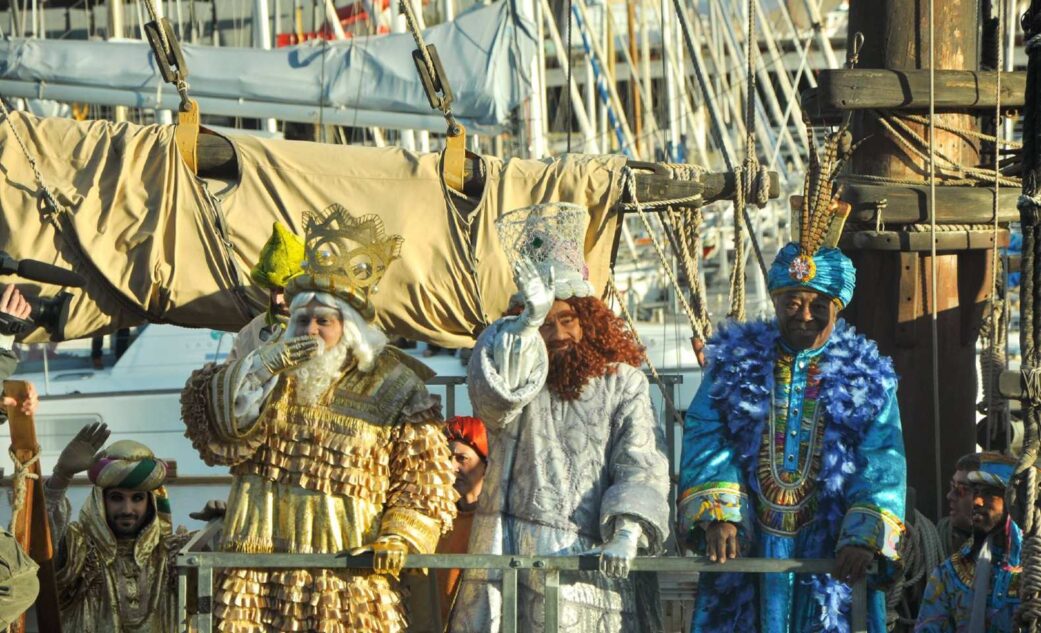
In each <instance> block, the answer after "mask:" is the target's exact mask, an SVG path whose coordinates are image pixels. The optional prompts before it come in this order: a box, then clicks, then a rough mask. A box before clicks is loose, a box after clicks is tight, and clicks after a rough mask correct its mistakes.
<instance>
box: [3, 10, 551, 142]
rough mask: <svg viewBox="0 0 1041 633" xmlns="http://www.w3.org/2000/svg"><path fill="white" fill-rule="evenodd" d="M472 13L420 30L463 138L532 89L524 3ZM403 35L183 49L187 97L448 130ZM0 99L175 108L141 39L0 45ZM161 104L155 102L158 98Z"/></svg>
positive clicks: (281, 115) (264, 112) (500, 124)
mask: <svg viewBox="0 0 1041 633" xmlns="http://www.w3.org/2000/svg"><path fill="white" fill-rule="evenodd" d="M514 4H515V3H513V2H511V1H503V2H496V3H494V4H492V5H489V6H475V7H474V8H472V9H471V10H469V11H467V12H464V13H462V14H460V15H459V17H457V18H456V19H455V20H453V21H451V22H446V23H444V24H439V25H437V26H433V27H431V28H429V29H427V30H426V31H424V37H425V38H426V41H427V43H429V44H434V45H436V48H437V51H438V55H439V57H440V58H441V60H442V62H443V65H444V67H445V72H446V73H447V75H448V82H449V85H451V87H452V90H453V92H454V95H455V100H454V101H453V103H452V109H453V112H454V113H455V116H456V117H458V118H459V120H460V121H461V122H462V123H463V124H464V125H466V126H467V127H469V128H470V129H471V131H480V132H481V133H496V132H499V131H502V130H504V129H505V128H506V126H508V124H509V118H510V114H511V113H512V112H513V110H514V109H515V108H516V107H517V106H519V105H520V104H521V103H522V102H523V101H524V100H525V99H527V98H528V96H530V94H531V77H530V76H531V67H532V65H531V62H532V60H533V59H534V56H535V51H536V45H535V37H534V33H535V31H534V25H533V24H532V22H531V17H530V16H528V15H526V14H524V13H523V9H524V3H517V6H514ZM415 47H416V45H415V42H414V41H413V39H412V36H411V35H409V34H408V33H402V34H393V35H377V36H372V37H358V38H352V39H350V40H347V41H344V42H324V41H322V42H312V43H306V44H302V45H299V46H290V47H286V48H280V49H275V50H267V51H266V50H260V49H256V48H234V47H214V46H192V45H190V44H185V45H183V46H182V48H183V50H184V55H185V61H186V62H187V64H188V68H189V70H190V71H191V75H190V76H189V78H188V79H189V83H190V84H191V94H192V97H193V98H195V99H197V100H198V101H199V105H200V107H201V109H202V111H203V112H204V113H207V114H222V115H226V116H245V117H274V118H278V119H283V120H288V121H305V122H317V121H319V120H321V121H323V122H324V123H326V124H336V125H347V126H352V127H365V126H372V125H375V126H379V127H391V128H422V129H429V130H436V131H443V130H444V129H445V122H444V119H443V118H441V116H440V114H439V113H437V112H434V111H433V110H432V109H431V108H430V104H429V102H428V101H427V97H426V93H424V92H423V87H422V84H421V83H420V81H419V75H418V74H417V73H416V67H415V64H414V62H413V61H412V51H413V50H414V49H415ZM0 94H3V95H4V96H5V97H27V98H33V97H39V98H52V99H56V100H58V101H78V102H84V103H97V104H102V105H127V106H133V107H142V108H154V107H165V108H172V109H176V108H177V104H178V101H179V99H178V96H177V93H176V91H175V90H174V89H173V87H172V86H170V85H168V84H164V83H163V81H162V78H161V77H160V75H159V71H158V69H157V67H156V63H155V59H154V58H153V56H152V54H151V49H150V48H149V47H148V44H147V43H145V42H140V41H119V42H101V41H82V40H79V41H73V40H40V39H4V40H3V41H0ZM157 98H158V100H157Z"/></svg>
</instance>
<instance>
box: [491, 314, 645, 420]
mask: <svg viewBox="0 0 1041 633" xmlns="http://www.w3.org/2000/svg"><path fill="white" fill-rule="evenodd" d="M565 302H566V303H567V304H568V305H570V306H571V309H572V310H574V311H575V314H577V315H578V322H579V323H580V324H581V326H582V339H581V340H580V341H579V342H578V343H577V344H574V345H571V346H570V347H568V349H566V350H563V351H560V352H556V353H553V352H550V354H549V375H548V376H547V378H546V386H547V387H548V388H549V390H550V392H551V393H553V394H554V395H555V396H557V397H558V398H560V399H561V400H577V399H578V397H579V396H580V395H582V390H583V389H584V388H585V386H586V385H587V384H589V381H590V380H592V379H593V378H600V377H602V376H607V375H610V374H614V373H615V372H616V371H617V369H616V367H615V365H616V364H617V363H625V364H627V365H632V366H633V367H639V366H640V365H642V364H643V359H644V348H643V347H642V346H641V345H640V344H639V343H637V342H636V336H635V335H634V334H633V332H632V331H631V330H630V329H629V328H628V327H627V325H626V323H625V321H624V320H623V319H621V318H619V317H618V316H616V315H615V313H614V312H611V309H610V308H608V307H607V305H606V304H605V303H604V302H603V301H601V300H599V299H597V298H594V297H572V298H570V299H566V300H565ZM520 312H521V308H520V307H515V308H514V309H512V310H510V311H509V314H519V313H520Z"/></svg>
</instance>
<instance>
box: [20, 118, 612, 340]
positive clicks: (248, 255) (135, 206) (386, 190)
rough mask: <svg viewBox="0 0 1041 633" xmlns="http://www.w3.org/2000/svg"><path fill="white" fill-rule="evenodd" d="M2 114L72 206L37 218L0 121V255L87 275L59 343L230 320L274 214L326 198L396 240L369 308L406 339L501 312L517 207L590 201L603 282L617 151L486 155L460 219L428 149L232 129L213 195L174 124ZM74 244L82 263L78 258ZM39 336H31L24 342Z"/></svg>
mask: <svg viewBox="0 0 1041 633" xmlns="http://www.w3.org/2000/svg"><path fill="white" fill-rule="evenodd" d="M12 123H13V124H14V125H16V126H17V128H18V130H20V131H21V132H22V134H23V137H24V138H25V139H26V141H27V143H28V149H29V152H30V153H31V154H32V156H33V157H35V159H36V160H37V162H38V164H39V168H40V172H41V173H42V174H43V178H44V180H45V182H46V183H47V184H48V185H49V186H50V187H51V188H52V189H53V190H55V191H56V192H57V194H58V198H59V200H60V201H61V202H62V204H64V205H65V206H66V208H67V210H68V215H67V216H66V220H65V222H64V224H63V226H65V227H66V228H64V229H62V230H61V231H56V230H55V228H54V227H53V226H52V225H51V224H50V223H48V222H47V221H46V220H45V218H44V217H43V214H44V213H45V212H46V211H48V209H47V206H46V205H44V204H43V203H42V198H41V196H40V194H39V188H38V187H37V185H36V183H35V180H34V177H33V173H32V170H31V168H30V166H29V165H28V163H27V161H26V159H25V158H24V156H23V154H22V152H21V150H20V149H19V147H18V145H17V143H16V142H15V139H14V138H13V136H12V134H11V128H10V126H9V125H7V124H6V123H4V124H3V125H0V173H2V183H3V184H2V186H0V211H2V214H0V222H2V226H0V249H2V250H6V251H7V252H8V253H10V254H11V255H12V256H14V257H16V258H32V259H38V260H41V261H45V262H49V263H54V264H57V265H60V266H65V267H70V268H75V269H76V270H78V271H79V272H81V273H82V274H84V276H85V277H86V278H87V285H86V287H85V288H83V289H80V290H72V293H73V299H72V302H71V309H70V311H69V315H68V318H67V319H66V320H65V322H64V328H63V331H62V332H61V335H62V336H63V337H64V338H67V339H71V338H80V337H85V336H90V335H94V334H99V333H104V332H110V331H113V330H115V329H117V328H121V327H127V326H131V325H136V324H140V323H143V322H145V321H152V322H168V323H174V324H178V325H183V326H189V327H209V328H214V329H220V330H231V331H234V330H237V329H239V328H240V327H242V326H243V325H245V324H246V323H247V322H248V321H249V319H250V318H251V316H252V314H255V313H256V312H257V311H259V310H262V309H263V308H264V301H265V297H264V295H263V293H262V292H261V291H260V290H259V289H257V288H254V287H251V286H248V284H249V283H250V281H249V276H248V274H247V271H248V270H249V268H250V267H251V266H252V264H253V262H254V260H255V258H256V256H257V254H258V252H259V250H260V246H261V245H262V244H263V243H264V241H265V240H266V239H267V238H268V236H269V234H270V231H271V224H272V222H273V221H275V220H280V221H282V222H285V223H286V224H287V225H289V226H291V227H293V229H294V230H296V231H298V232H299V231H300V230H301V222H300V220H301V217H302V214H303V213H304V212H306V211H309V210H317V209H323V208H325V207H327V206H329V205H330V204H333V203H338V204H341V205H343V206H345V207H346V208H347V209H349V210H350V211H351V213H353V214H356V215H362V214H369V213H375V214H378V215H379V216H381V217H382V218H383V220H384V222H385V224H386V227H387V231H388V232H389V233H392V234H400V235H402V236H404V238H405V243H404V247H403V250H402V259H401V260H400V261H398V262H395V263H394V264H393V265H392V266H391V268H390V269H389V272H388V274H387V275H386V277H385V278H384V280H383V281H382V282H381V283H380V288H379V292H378V293H377V294H376V295H374V303H375V305H376V309H377V312H378V315H379V316H378V319H379V322H380V324H381V325H382V326H383V327H384V328H386V329H387V330H388V331H390V332H393V333H395V334H399V335H402V336H406V337H408V338H412V339H417V340H426V341H430V342H434V343H437V344H440V345H445V346H451V347H466V346H470V345H471V344H472V342H473V338H474V336H475V333H476V332H478V331H479V330H480V329H481V327H482V325H483V324H484V323H487V322H490V321H491V320H494V319H495V318H497V317H498V316H499V315H500V314H501V313H502V311H503V310H504V309H505V307H506V304H507V302H508V299H509V297H510V295H511V294H512V292H513V291H514V288H513V282H512V277H511V273H510V270H509V267H508V265H507V263H506V260H505V256H504V254H503V252H502V249H501V248H500V246H499V243H498V239H497V236H496V234H495V229H494V221H495V219H496V218H497V217H499V216H500V215H502V214H503V213H507V212H509V211H512V210H514V209H516V208H519V207H523V206H526V205H530V204H534V203H542V202H549V201H555V200H566V201H571V202H575V203H577V204H582V205H586V206H588V207H589V209H590V213H591V218H592V220H591V222H590V228H589V232H588V233H587V237H586V254H587V259H588V263H589V267H590V275H591V279H592V281H593V283H594V286H595V287H596V288H597V289H602V288H603V287H604V284H605V283H606V280H607V274H608V269H609V260H610V255H611V248H612V245H613V241H614V237H615V230H616V227H617V221H618V215H617V213H616V212H614V211H612V209H613V207H614V205H615V203H616V202H617V200H618V197H619V195H620V176H621V170H622V167H623V165H624V161H625V159H624V158H622V157H620V156H597V157H590V156H578V155H572V156H568V157H566V158H563V159H559V160H548V161H532V160H510V161H505V162H504V161H502V160H500V159H498V158H495V157H483V159H482V160H483V163H484V168H485V171H486V174H487V178H486V185H485V189H484V194H483V197H482V198H481V200H480V202H479V203H478V204H477V206H476V208H474V209H473V210H472V211H471V212H470V213H468V214H465V215H464V214H462V213H461V212H459V211H457V210H456V208H455V205H454V204H452V203H451V202H450V201H449V197H448V196H447V194H446V191H445V189H444V186H443V184H442V181H441V179H440V177H439V174H438V162H439V159H440V156H439V155H438V154H423V155H417V154H414V153H410V152H407V151H404V150H401V149H398V148H382V149H376V148H368V147H350V146H340V145H326V144H318V143H306V142H299V141H280V140H262V139H256V138H251V137H241V138H236V139H234V144H235V147H236V151H237V154H238V164H239V167H240V172H241V173H240V178H239V180H238V182H237V183H235V184H234V185H233V186H232V188H231V189H230V190H227V192H226V193H221V194H220V198H219V199H218V198H217V197H215V196H212V195H211V194H210V193H208V190H207V185H206V184H205V183H204V182H203V181H202V180H200V179H198V178H196V177H195V176H194V175H193V174H192V173H191V172H190V171H189V170H188V169H187V167H186V166H185V165H184V163H183V162H182V161H181V159H180V157H179V155H178V154H177V151H176V148H175V146H174V144H173V128H172V127H169V126H154V125H153V126H140V125H134V124H113V123H109V122H104V121H88V122H75V121H71V120H67V119H54V118H47V119H40V118H34V117H30V116H28V115H24V114H22V113H14V114H13V118H12ZM211 189H212V185H211ZM221 227H222V228H223V236H224V238H226V239H222V234H221V230H220V228H221ZM59 233H60V235H59ZM75 244H79V245H80V246H81V247H82V251H83V252H85V253H86V254H87V255H88V256H89V261H87V262H82V261H79V259H78V257H77V255H76V248H75V246H74V245H75ZM11 279H13V278H8V280H11ZM236 288H238V291H237V292H236ZM39 290H40V292H41V294H43V295H53V294H55V293H56V292H57V291H58V290H59V289H58V288H55V287H51V286H44V287H42V288H40V289H39ZM45 337H46V333H44V332H43V331H42V330H37V331H36V332H34V333H33V334H32V335H31V337H30V338H29V339H28V340H41V339H43V338H45Z"/></svg>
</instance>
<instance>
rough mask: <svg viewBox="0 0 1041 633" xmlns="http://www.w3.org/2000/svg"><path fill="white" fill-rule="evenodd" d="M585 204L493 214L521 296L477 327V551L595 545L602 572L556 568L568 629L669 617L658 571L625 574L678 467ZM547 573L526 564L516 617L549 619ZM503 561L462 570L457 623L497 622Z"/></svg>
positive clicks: (481, 629)
mask: <svg viewBox="0 0 1041 633" xmlns="http://www.w3.org/2000/svg"><path fill="white" fill-rule="evenodd" d="M587 223H588V213H587V211H586V210H585V209H584V208H582V207H578V206H575V205H570V204H553V205H542V206H537V207H532V208H526V209H520V210H517V211H514V212H512V213H509V214H507V215H504V216H503V217H502V218H500V220H499V222H498V229H499V236H500V239H501V240H502V243H503V247H504V249H505V250H506V253H507V255H508V256H509V257H510V259H511V261H512V262H514V266H515V279H516V282H517V288H518V290H519V294H518V295H517V296H515V301H514V305H513V308H512V309H511V310H510V311H509V315H508V316H504V317H503V318H501V319H499V320H498V321H496V322H495V323H493V324H492V325H491V326H489V327H488V328H487V329H486V330H485V331H484V332H483V333H482V334H481V336H480V338H479V339H478V340H477V346H476V347H475V348H474V352H473V356H472V357H471V359H470V363H469V368H468V371H469V379H468V382H469V390H470V401H471V402H472V403H473V406H474V412H475V413H476V414H477V415H478V416H479V417H480V418H481V419H482V420H483V421H484V423H485V425H486V426H487V428H488V433H489V436H490V442H489V449H490V451H491V452H490V455H489V457H488V471H487V475H486V477H485V482H484V488H483V492H482V494H481V497H480V499H479V500H478V502H477V513H476V515H475V516H474V520H473V527H472V530H471V536H470V553H471V554H517V555H522V556H538V555H563V556H567V555H577V554H583V553H595V554H596V555H597V556H598V559H599V568H600V569H599V571H574V572H566V571H565V572H561V573H560V587H559V589H560V592H559V596H560V602H559V612H558V614H559V623H560V625H561V627H562V629H564V630H568V631H597V632H600V633H611V632H620V631H627V632H633V633H637V632H639V633H644V632H649V631H655V630H660V628H661V612H660V600H659V595H658V592H657V586H656V584H655V583H654V582H653V581H654V577H653V576H651V577H649V578H647V577H645V575H644V574H634V575H633V576H632V577H630V575H629V565H630V562H631V561H632V559H633V558H634V557H635V556H636V555H637V553H638V552H643V553H644V554H650V555H654V554H659V553H661V552H662V551H663V548H664V543H665V540H666V538H667V537H668V534H669V502H668V493H669V473H668V460H667V459H666V457H665V453H664V450H663V445H664V441H663V438H662V433H661V429H660V427H659V426H658V421H657V419H656V417H655V415H654V411H653V410H652V408H651V401H650V395H649V393H648V385H647V378H646V377H645V376H644V374H643V372H642V371H640V369H639V367H640V365H642V364H643V358H644V356H643V349H642V348H641V347H640V345H639V344H638V343H637V342H636V340H635V338H634V336H633V334H632V333H631V332H630V331H629V330H628V329H626V327H625V324H624V322H623V321H622V320H621V319H619V318H618V317H617V316H615V315H614V313H613V312H611V310H610V309H609V308H608V307H607V306H606V305H605V304H604V303H603V302H602V301H600V300H599V299H597V298H595V297H593V296H592V287H591V285H590V283H589V281H588V274H587V270H586V266H585V262H584V261H583V256H582V245H583V243H584V242H585V232H586V224H587ZM544 578H545V576H544V575H543V574H541V573H537V572H527V571H521V572H520V574H519V577H518V586H517V589H518V593H517V596H518V599H517V618H518V630H521V631H528V632H538V631H542V630H543V622H544V621H545V614H544V609H545V604H544V599H543V596H544V592H545V583H544ZM502 582H503V580H502V572H501V571H499V570H467V571H465V572H464V573H463V579H462V581H461V583H460V587H459V592H458V596H457V598H456V602H455V606H454V607H453V609H452V619H451V627H450V629H449V630H451V631H453V632H455V633H487V632H496V631H498V630H499V627H500V623H501V614H502V608H503V595H502Z"/></svg>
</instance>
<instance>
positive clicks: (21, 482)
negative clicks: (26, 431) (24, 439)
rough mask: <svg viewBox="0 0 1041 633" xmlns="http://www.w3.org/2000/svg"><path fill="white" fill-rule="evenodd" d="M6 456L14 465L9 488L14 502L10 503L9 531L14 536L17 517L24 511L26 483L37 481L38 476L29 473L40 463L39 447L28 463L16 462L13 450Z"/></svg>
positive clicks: (16, 458)
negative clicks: (11, 490) (11, 489)
mask: <svg viewBox="0 0 1041 633" xmlns="http://www.w3.org/2000/svg"><path fill="white" fill-rule="evenodd" d="M7 454H8V455H9V456H10V457H11V463H12V464H14V474H13V475H12V476H11V486H12V488H13V489H14V500H13V501H11V526H10V529H9V531H10V532H11V533H12V534H14V528H15V525H17V523H18V515H19V514H21V513H22V510H23V509H25V495H26V487H27V486H26V482H27V481H28V480H30V479H35V480H37V481H38V480H39V479H40V476H39V475H38V474H36V473H33V472H29V469H30V468H32V466H33V464H35V463H36V462H38V461H40V447H39V446H37V447H36V454H35V455H33V456H32V457H31V458H30V459H29V461H27V462H25V463H22V462H20V461H18V457H17V456H16V455H15V453H14V450H13V449H9V450H8V451H7Z"/></svg>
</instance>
